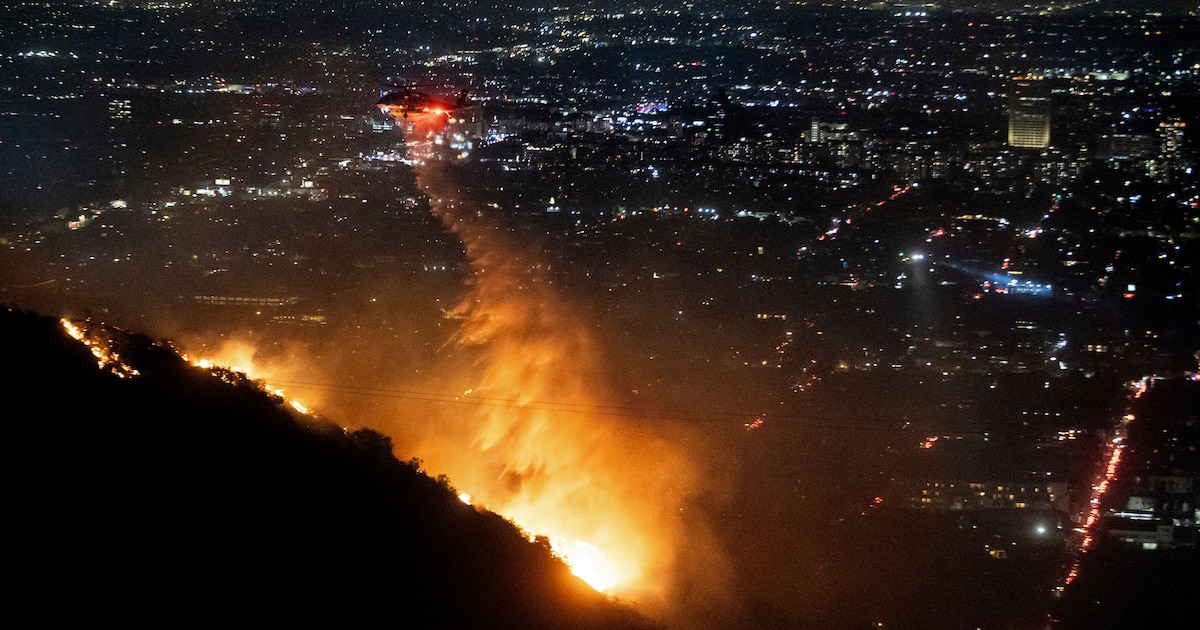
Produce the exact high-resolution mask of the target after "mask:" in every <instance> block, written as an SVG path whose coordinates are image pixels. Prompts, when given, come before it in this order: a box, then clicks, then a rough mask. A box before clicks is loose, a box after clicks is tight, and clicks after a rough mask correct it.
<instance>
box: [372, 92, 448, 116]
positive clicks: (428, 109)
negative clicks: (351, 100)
mask: <svg viewBox="0 0 1200 630" xmlns="http://www.w3.org/2000/svg"><path fill="white" fill-rule="evenodd" d="M391 87H392V88H394V89H393V91H391V92H388V93H387V94H384V95H383V96H382V97H381V98H380V99H379V101H378V102H376V103H375V106H376V107H378V108H379V110H380V111H381V112H383V113H384V114H387V115H388V116H391V117H392V118H393V119H395V120H396V121H400V120H403V119H406V118H408V117H409V116H416V117H419V116H425V115H432V116H435V117H438V118H442V117H446V118H449V117H450V115H451V114H453V113H455V112H460V111H463V110H465V109H468V108H470V107H471V106H472V104H471V101H470V100H469V99H468V98H467V94H468V91H467V90H463V91H462V92H459V94H458V98H456V99H449V98H446V97H445V96H439V95H433V94H430V93H428V92H423V91H420V90H417V89H416V88H415V87H414V86H391Z"/></svg>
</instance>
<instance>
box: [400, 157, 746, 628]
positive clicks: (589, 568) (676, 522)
mask: <svg viewBox="0 0 1200 630" xmlns="http://www.w3.org/2000/svg"><path fill="white" fill-rule="evenodd" d="M436 145H437V143H432V142H430V143H423V144H422V145H415V144H413V143H410V151H414V152H419V151H421V150H422V147H430V148H431V149H432V148H433V147H435V146H436ZM414 157H415V158H419V159H414V160H413V163H414V164H415V165H416V173H417V180H418V184H419V186H420V188H421V189H422V191H423V192H424V193H425V194H426V196H427V197H428V198H429V199H430V203H431V206H432V211H433V213H434V214H435V215H436V216H437V217H438V218H439V219H440V220H441V221H442V223H443V225H444V226H445V227H446V228H447V229H448V230H450V231H452V232H453V233H455V234H456V235H457V236H458V237H459V238H460V239H461V241H462V243H463V245H464V248H465V251H466V254H467V258H468V260H469V262H470V265H471V270H472V280H471V281H470V286H469V289H470V290H469V292H468V294H467V296H466V299H465V300H464V301H463V302H462V304H461V305H460V306H459V308H458V309H457V310H456V315H460V316H461V317H462V318H461V320H459V321H461V329H460V330H459V332H458V335H457V337H456V339H455V343H456V345H457V346H458V348H460V349H461V350H462V351H463V352H465V353H470V354H471V355H472V356H474V357H475V358H476V364H475V365H474V366H472V369H471V370H470V371H471V372H472V374H473V376H472V377H471V379H472V380H470V381H468V382H461V383H457V384H458V385H460V386H461V387H460V388H459V390H458V391H467V392H469V394H467V395H466V396H465V397H464V398H465V399H466V400H470V399H472V398H475V399H477V400H480V401H482V402H485V403H487V404H478V405H473V406H469V407H468V406H458V407H456V408H453V409H449V410H446V409H443V410H441V411H440V413H441V414H443V415H442V417H439V418H437V419H436V421H435V422H434V424H435V426H436V427H437V430H436V431H426V432H425V434H424V435H423V436H419V437H418V438H417V440H416V441H417V443H416V444H414V445H412V446H411V448H412V449H413V450H414V451H415V452H417V453H420V455H421V457H422V458H423V459H425V461H426V462H427V465H428V466H429V468H430V469H433V470H438V471H439V472H443V473H444V474H446V475H447V476H448V477H449V478H450V479H451V480H453V483H454V484H455V485H456V486H457V487H459V488H461V489H464V490H466V491H468V492H470V495H468V497H469V499H467V500H469V501H471V502H472V503H474V504H475V505H481V506H485V507H487V508H488V509H491V510H493V511H495V512H497V513H499V514H502V515H504V516H505V517H507V518H509V519H510V520H512V521H513V522H514V523H516V524H517V525H519V526H520V527H522V528H523V529H525V530H527V531H528V532H532V533H535V534H537V535H542V536H545V537H546V538H547V539H548V540H549V542H550V545H551V547H552V548H553V550H554V551H555V553H557V554H558V555H559V556H560V557H562V558H563V559H564V560H565V561H566V562H567V564H569V565H570V566H571V567H572V570H573V571H574V572H575V573H576V575H578V576H580V577H581V578H582V579H584V580H585V581H586V582H588V583H589V584H591V585H592V586H593V587H594V588H596V589H597V590H601V591H604V592H608V593H611V594H614V595H617V596H620V597H623V598H627V599H630V600H632V601H634V602H636V603H638V604H639V605H641V606H643V607H644V608H645V609H646V610H647V611H648V612H651V613H652V614H667V610H666V608H667V607H668V602H667V600H668V599H669V598H672V597H675V596H676V595H677V594H674V593H671V591H672V590H673V589H675V588H676V587H677V586H678V584H676V582H677V581H678V579H679V577H680V576H679V568H678V566H677V562H678V561H679V560H680V557H681V556H682V553H681V552H682V551H683V550H684V549H685V548H686V549H687V556H688V558H689V560H692V561H699V562H703V563H704V564H705V565H706V571H707V572H709V575H710V576H711V575H721V574H723V572H724V571H723V569H724V566H723V562H722V560H721V558H720V554H719V553H718V552H716V551H715V545H712V544H711V541H710V540H708V539H707V536H706V535H704V534H703V533H698V532H702V528H701V527H696V525H697V524H696V523H695V522H687V523H685V516H684V515H685V513H686V509H685V506H686V505H687V503H688V501H689V495H690V493H691V492H692V491H693V490H694V489H695V488H697V487H698V485H699V483H700V479H699V470H698V469H697V467H696V466H694V465H693V464H692V463H691V462H690V460H689V459H688V457H687V453H686V451H685V448H686V447H685V443H686V439H684V438H683V435H684V434H683V433H682V431H680V432H679V433H678V434H677V435H673V436H668V435H667V434H666V433H665V432H664V429H665V427H662V426H651V425H649V424H647V423H646V422H644V421H639V420H637V419H633V418H624V417H617V416H614V415H611V414H608V413H605V412H604V411H605V409H606V407H605V406H604V405H605V404H606V403H607V402H608V401H609V400H611V398H609V397H608V392H606V391H605V387H604V379H603V370H602V369H601V368H602V366H601V365H600V353H599V351H598V350H599V349H598V348H597V347H596V344H595V341H594V339H593V337H592V335H591V332H590V331H591V328H590V325H589V324H587V323H585V322H584V321H583V320H581V319H580V317H579V315H578V314H577V313H576V312H574V311H573V310H572V309H571V308H569V306H568V305H567V304H565V303H564V302H563V301H562V299H561V298H560V296H559V294H558V292H557V290H556V289H555V287H554V286H553V285H552V282H551V278H549V277H548V276H547V274H546V270H545V269H546V268H545V266H544V265H543V264H542V263H543V261H541V260H539V259H537V258H536V255H535V253H540V251H541V250H540V248H538V247H536V246H535V245H534V244H532V243H528V242H518V241H517V240H516V239H515V238H514V237H513V234H512V233H510V232H507V231H505V230H502V229H501V228H500V227H499V225H498V223H497V222H496V221H495V220H493V219H492V218H491V217H490V216H489V215H488V214H486V213H485V212H483V208H482V207H477V205H481V204H476V203H475V202H474V201H472V200H468V199H463V198H461V195H459V194H458V189H457V186H456V185H455V182H456V179H455V177H456V174H455V173H454V171H453V170H451V169H450V168H448V167H447V165H446V162H444V161H439V160H438V159H436V157H435V156H431V155H417V156H414ZM497 401H499V402H497ZM438 412H439V410H437V409H436V408H431V409H429V410H428V411H425V412H422V413H432V414H437V413H438ZM426 421H428V420H426ZM396 422H397V423H398V424H397V426H396V427H384V430H386V431H387V432H388V433H390V434H393V435H396V434H403V433H404V432H406V431H409V432H411V430H412V429H411V427H405V426H401V424H400V423H403V420H400V419H397V420H396ZM705 579H708V578H705ZM692 581H693V582H695V580H692ZM718 589H719V587H717V588H711V585H701V584H697V583H692V584H690V586H689V590H691V591H692V592H693V594H694V595H697V594H700V593H704V592H708V594H711V593H715V592H716V591H717V590H718ZM708 594H706V595H702V596H708Z"/></svg>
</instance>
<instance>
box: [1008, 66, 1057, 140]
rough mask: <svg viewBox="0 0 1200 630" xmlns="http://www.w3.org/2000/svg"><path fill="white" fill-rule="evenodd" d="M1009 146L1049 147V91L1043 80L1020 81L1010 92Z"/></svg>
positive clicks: (1015, 83) (1013, 84) (1014, 84)
mask: <svg viewBox="0 0 1200 630" xmlns="http://www.w3.org/2000/svg"><path fill="white" fill-rule="evenodd" d="M1008 146H1010V147H1018V148H1023V149H1045V148H1047V147H1049V146H1050V88H1049V86H1048V85H1046V83H1045V82H1044V81H1041V80H1024V79H1018V80H1016V81H1013V82H1012V85H1011V86H1010V88H1009V93H1008Z"/></svg>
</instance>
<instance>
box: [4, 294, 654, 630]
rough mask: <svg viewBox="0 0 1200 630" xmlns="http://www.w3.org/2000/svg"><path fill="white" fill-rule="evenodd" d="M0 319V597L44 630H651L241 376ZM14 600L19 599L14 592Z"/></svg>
mask: <svg viewBox="0 0 1200 630" xmlns="http://www.w3.org/2000/svg"><path fill="white" fill-rule="evenodd" d="M112 336H113V338H114V348H116V349H118V350H119V352H120V355H121V357H122V360H123V362H125V363H126V364H130V365H133V366H135V367H136V368H137V370H138V371H139V375H138V376H135V377H131V378H118V377H117V376H116V375H114V374H113V373H111V372H110V371H108V370H100V369H97V361H96V359H95V358H94V357H93V356H92V355H91V353H90V352H89V351H88V348H86V347H85V346H83V345H82V344H80V343H78V342H76V341H74V340H72V339H70V338H69V337H68V336H67V335H65V334H64V333H63V330H62V327H61V325H60V324H59V322H57V321H55V320H52V319H47V318H43V317H38V316H33V315H29V314H23V313H19V312H13V311H8V310H2V311H0V348H3V357H4V361H3V364H4V368H3V383H4V393H5V398H6V400H5V403H6V404H5V408H6V410H7V411H6V412H5V414H4V417H5V420H6V422H5V424H6V429H7V436H6V439H5V440H4V442H3V444H4V450H5V458H4V460H5V463H6V466H5V470H6V474H5V492H4V501H5V509H4V514H5V520H6V521H7V525H8V527H6V530H7V532H8V533H7V534H6V536H7V539H8V540H7V544H6V545H5V554H4V555H5V566H6V568H7V572H8V574H9V575H10V576H12V577H15V578H16V579H15V583H16V584H17V586H16V589H15V592H14V591H13V590H10V591H9V597H8V600H9V601H10V602H13V603H15V604H17V605H18V606H19V607H21V608H24V609H26V611H27V612H28V613H30V614H31V615H32V617H31V618H32V619H38V620H39V621H40V622H43V623H52V622H64V621H65V622H71V623H80V622H97V621H101V620H109V621H114V622H117V623H122V624H123V625H129V624H134V625H148V624H155V625H167V626H171V625H176V624H179V623H194V622H203V623H222V624H225V623H234V624H238V625H240V624H242V623H245V622H256V623H269V624H272V625H281V624H284V623H299V624H303V625H304V626H306V627H307V626H314V625H318V624H327V625H333V626H336V627H363V626H370V627H375V626H382V625H384V624H387V625H392V626H396V627H413V628H643V627H649V626H651V624H649V623H647V622H646V621H645V620H643V619H641V618H640V617H638V616H637V615H636V614H634V613H633V612H632V611H631V610H629V609H628V608H626V607H623V606H621V605H619V604H616V603H613V602H611V601H609V600H607V599H605V598H604V597H603V596H601V595H599V594H597V593H596V592H595V591H592V590H591V589H590V588H589V587H588V586H587V585H586V584H584V583H583V582H582V581H580V580H579V579H577V578H576V577H575V576H573V575H571V573H570V572H569V570H568V569H567V567H566V566H565V565H564V564H563V563H562V562H561V561H559V560H558V559H556V558H554V557H553V556H552V555H551V554H550V553H549V550H548V548H547V547H545V546H543V545H538V544H533V543H530V542H528V541H527V540H526V539H525V538H524V537H523V536H522V535H521V534H520V532H519V531H518V530H517V529H516V528H515V527H513V526H512V525H511V524H510V523H508V522H507V521H505V520H504V519H502V518H501V517H499V516H497V515H495V514H492V513H488V512H483V511H477V510H476V509H475V508H472V507H470V506H467V505H464V504H463V503H461V502H460V501H458V499H457V498H456V497H455V495H454V493H453V492H452V491H451V489H450V488H449V487H448V486H447V485H446V484H445V483H440V482H439V481H437V480H434V479H431V478H429V477H428V476H427V475H425V474H424V473H423V472H421V471H420V469H419V466H418V465H417V464H416V463H415V462H410V463H403V462H400V461H398V460H397V459H396V458H395V457H394V456H393V455H392V450H391V444H390V442H389V441H388V439H387V438H386V437H384V436H382V435H380V434H377V433H374V432H371V431H357V432H353V433H349V434H347V433H345V432H344V431H343V430H342V429H341V428H340V427H338V426H336V425H333V424H331V423H326V422H322V421H319V420H314V419H311V418H298V417H297V415H296V414H295V413H293V412H291V411H290V410H288V409H287V408H286V407H285V406H284V405H282V404H280V401H279V400H278V399H276V398H274V397H272V396H271V395H269V394H267V393H265V392H263V391H262V390H261V389H259V388H258V387H257V386H256V385H255V384H254V383H252V382H248V381H246V380H245V379H244V378H240V377H239V375H236V374H225V375H224V377H225V378H224V379H222V378H219V376H221V375H220V374H218V375H217V376H214V374H213V373H212V372H210V371H207V370H202V369H199V368H194V367H191V366H189V365H187V364H186V363H185V362H183V361H182V360H181V359H180V358H179V357H178V356H177V355H176V354H175V353H174V352H173V351H171V350H170V349H169V348H166V347H163V346H160V345H156V344H155V343H153V342H151V341H150V340H148V339H144V338H138V337H136V336H126V335H121V334H119V333H115V332H114V333H112ZM10 588H11V587H10Z"/></svg>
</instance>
